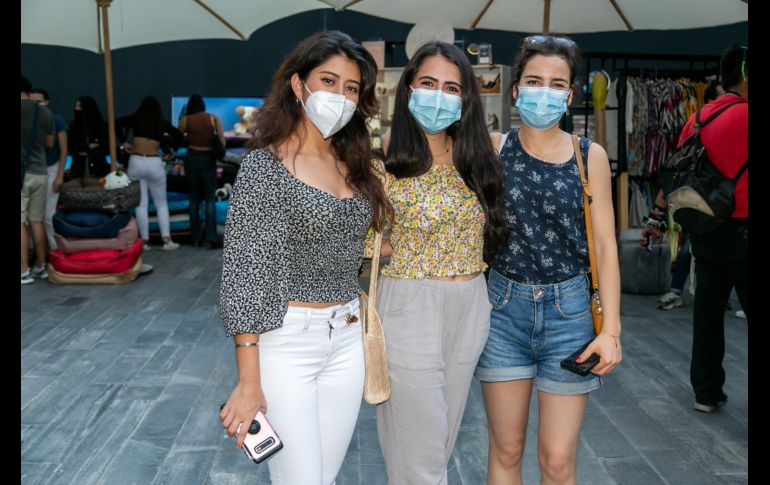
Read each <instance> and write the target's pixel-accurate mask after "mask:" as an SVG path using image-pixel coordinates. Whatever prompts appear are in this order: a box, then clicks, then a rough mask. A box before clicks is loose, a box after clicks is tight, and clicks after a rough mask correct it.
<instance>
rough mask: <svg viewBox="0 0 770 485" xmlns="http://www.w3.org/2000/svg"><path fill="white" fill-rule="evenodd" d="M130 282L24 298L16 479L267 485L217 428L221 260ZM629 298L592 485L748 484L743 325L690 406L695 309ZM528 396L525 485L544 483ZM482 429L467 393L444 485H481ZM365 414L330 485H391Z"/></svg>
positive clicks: (587, 463)
mask: <svg viewBox="0 0 770 485" xmlns="http://www.w3.org/2000/svg"><path fill="white" fill-rule="evenodd" d="M144 259H145V261H147V262H149V263H151V264H153V265H155V272H154V273H153V274H151V275H149V276H144V277H141V278H140V279H139V280H137V281H135V282H134V283H131V284H129V285H125V286H114V287H111V286H94V287H87V286H55V285H50V284H47V283H45V282H36V283H35V284H33V285H29V286H25V287H23V288H22V302H21V307H22V316H21V328H22V341H21V345H22V376H21V386H22V402H21V418H22V428H21V440H22V463H21V464H22V483H24V484H29V485H33V484H39V483H40V484H42V483H52V484H69V483H72V484H78V485H80V484H92V483H109V484H111V485H113V484H123V483H136V484H156V483H157V484H160V483H164V484H165V483H169V484H198V483H201V484H202V483H210V484H246V483H250V484H252V483H263V484H267V483H269V480H268V475H267V466H266V465H264V464H263V465H254V464H252V463H250V462H248V461H247V460H246V458H245V457H244V456H243V454H242V452H241V451H239V450H235V448H234V446H233V442H232V440H231V439H229V438H227V437H226V436H225V435H224V432H223V431H222V430H221V428H220V426H219V422H218V420H217V411H218V407H219V404H220V403H221V402H223V400H224V399H225V398H226V396H227V395H228V393H229V391H230V390H231V388H232V385H233V383H234V379H235V378H236V374H235V372H234V370H235V361H234V357H233V351H232V343H231V342H230V341H229V340H228V339H225V338H224V337H223V335H224V334H223V331H222V327H221V324H220V322H219V321H218V318H217V315H216V307H215V305H216V302H217V293H218V286H219V280H218V278H219V269H220V265H221V251H205V250H200V249H198V250H196V249H193V248H191V247H189V246H183V247H182V249H181V250H179V251H177V252H174V253H160V252H159V251H152V252H149V253H145V257H144ZM654 302H655V297H653V296H637V295H623V305H622V308H623V324H624V339H623V341H624V359H625V360H624V362H623V364H622V365H621V366H620V367H619V368H618V369H617V370H616V372H615V373H614V374H613V375H612V376H611V377H610V378H608V379H606V380H605V385H604V387H603V388H602V389H601V390H599V391H597V392H595V393H594V394H593V395H592V397H591V399H590V400H589V402H588V407H587V411H586V417H585V422H584V425H583V431H582V434H581V437H580V445H579V446H580V448H579V452H578V453H579V454H578V480H579V483H586V484H589V483H590V484H615V483H617V484H623V485H630V484H636V483H639V484H644V485H653V484H671V485H684V484H698V485H703V484H719V483H724V484H737V483H747V482H748V442H747V440H748V390H747V384H748V377H747V376H748V373H747V361H748V359H747V351H746V346H747V345H746V344H747V325H746V323H745V320H739V319H737V318H735V317H733V316H732V312H731V313H728V314H727V315H726V325H725V326H726V331H725V333H726V338H727V353H726V356H725V369H726V371H727V384H726V386H725V391H726V392H727V393H728V394H729V396H730V401H729V403H728V404H727V405H726V406H725V407H724V408H722V409H721V410H720V412H718V413H715V414H713V415H704V414H700V413H695V412H693V411H692V410H691V409H690V405H691V404H692V403H691V401H692V396H691V391H690V387H689V380H688V363H689V349H690V343H691V339H690V316H691V311H692V307H691V301H688V302H687V306H685V307H684V308H681V309H677V310H672V311H667V312H664V311H660V310H656V309H655V304H654ZM536 413H537V406H536V401H535V400H533V402H532V408H531V415H532V416H533V419H532V421H531V423H530V427H529V430H528V438H527V447H526V450H525V458H524V466H523V473H524V483H526V484H534V483H538V480H539V472H538V468H537V454H536V448H535V443H536V432H537V428H536V425H535V419H534V418H535V417H536ZM486 443H487V431H486V420H485V417H484V409H483V402H482V399H481V393H480V390H479V384H478V382H474V383H473V386H472V390H471V393H470V396H469V398H468V406H467V408H466V412H465V417H464V420H463V424H462V428H461V431H460V437H459V439H458V442H457V447H456V449H455V452H454V455H453V457H452V461H451V463H450V468H449V472H450V475H449V482H450V484H453V485H454V484H465V485H480V484H483V483H484V481H485V470H486V458H487V444H486ZM385 483H386V478H385V471H384V465H383V461H382V456H381V455H380V451H379V446H378V444H377V432H376V426H375V419H374V408H373V406H369V405H366V404H362V407H361V414H360V417H359V421H358V426H357V428H356V432H355V435H354V437H353V441H352V442H351V444H350V449H349V451H348V455H347V458H346V460H345V463H344V465H343V469H342V471H341V473H340V476H339V478H338V480H337V484H338V485H355V484H366V485H369V484H372V485H376V484H385Z"/></svg>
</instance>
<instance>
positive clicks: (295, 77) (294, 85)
mask: <svg viewBox="0 0 770 485" xmlns="http://www.w3.org/2000/svg"><path fill="white" fill-rule="evenodd" d="M302 85H303V82H302V79H300V77H299V74H297V73H296V72H295V73H294V74H292V75H291V89H292V91H294V97H295V98H300V99H302V98H303V96H302V93H303V91H304V89H302V87H303V86H302Z"/></svg>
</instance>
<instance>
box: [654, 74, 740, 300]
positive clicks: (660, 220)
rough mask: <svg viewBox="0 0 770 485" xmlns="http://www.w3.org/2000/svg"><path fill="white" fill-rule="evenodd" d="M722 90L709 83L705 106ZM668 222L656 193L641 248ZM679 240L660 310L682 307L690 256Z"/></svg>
mask: <svg viewBox="0 0 770 485" xmlns="http://www.w3.org/2000/svg"><path fill="white" fill-rule="evenodd" d="M724 92H725V91H724V89H722V86H721V85H720V84H718V83H711V84H710V85H709V87H708V88H706V92H705V93H704V95H703V98H704V100H705V102H706V104H708V103H710V102H711V101H713V100H715V99H717V98H718V97H719V96H721V95H722V94H724ZM667 225H668V221H667V220H666V198H665V197H664V196H663V191H662V190H661V191H658V195H657V197H656V198H655V207H654V208H653V210H651V211H650V214H649V215H648V216H647V217H646V218H645V224H644V227H643V228H642V237H641V240H640V244H641V246H642V247H643V248H647V244H648V241H649V240H650V238H649V237H648V236H652V241H653V242H654V243H656V244H659V243H660V241H661V240H662V237H663V234H664V233H665V231H666V228H667ZM677 234H679V238H678V239H677V240H676V241H671V244H677V245H678V248H679V250H678V252H677V257H676V261H674V262H673V263H672V265H671V288H670V289H669V291H668V292H666V293H665V294H663V295H662V296H661V297H660V299H659V301H658V308H659V309H661V310H672V309H674V308H679V307H681V306H682V305H684V301H683V300H682V291H683V290H684V284H685V282H686V281H687V277H688V276H689V274H690V262H691V259H692V256H691V254H690V235H689V234H688V233H686V232H685V231H684V230H680V231H679V232H678V233H677Z"/></svg>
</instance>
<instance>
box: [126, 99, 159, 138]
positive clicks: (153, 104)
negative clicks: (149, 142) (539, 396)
mask: <svg viewBox="0 0 770 485" xmlns="http://www.w3.org/2000/svg"><path fill="white" fill-rule="evenodd" d="M133 117H134V120H136V123H137V129H138V130H139V131H140V132H142V133H162V132H163V126H164V122H165V120H164V119H163V113H162V112H161V107H160V101H158V98H156V97H155V96H145V97H144V98H143V99H142V102H141V103H140V104H139V108H137V110H136V111H135V112H134V114H133Z"/></svg>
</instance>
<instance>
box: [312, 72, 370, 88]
mask: <svg viewBox="0 0 770 485" xmlns="http://www.w3.org/2000/svg"><path fill="white" fill-rule="evenodd" d="M321 74H329V75H330V76H334V77H336V78H337V79H341V78H340V75H339V74H337V73H336V72H332V71H321ZM345 82H349V83H356V84H358V85H359V86H360V85H361V83H360V82H358V81H356V80H355V79H348V80H347V81H345Z"/></svg>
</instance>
